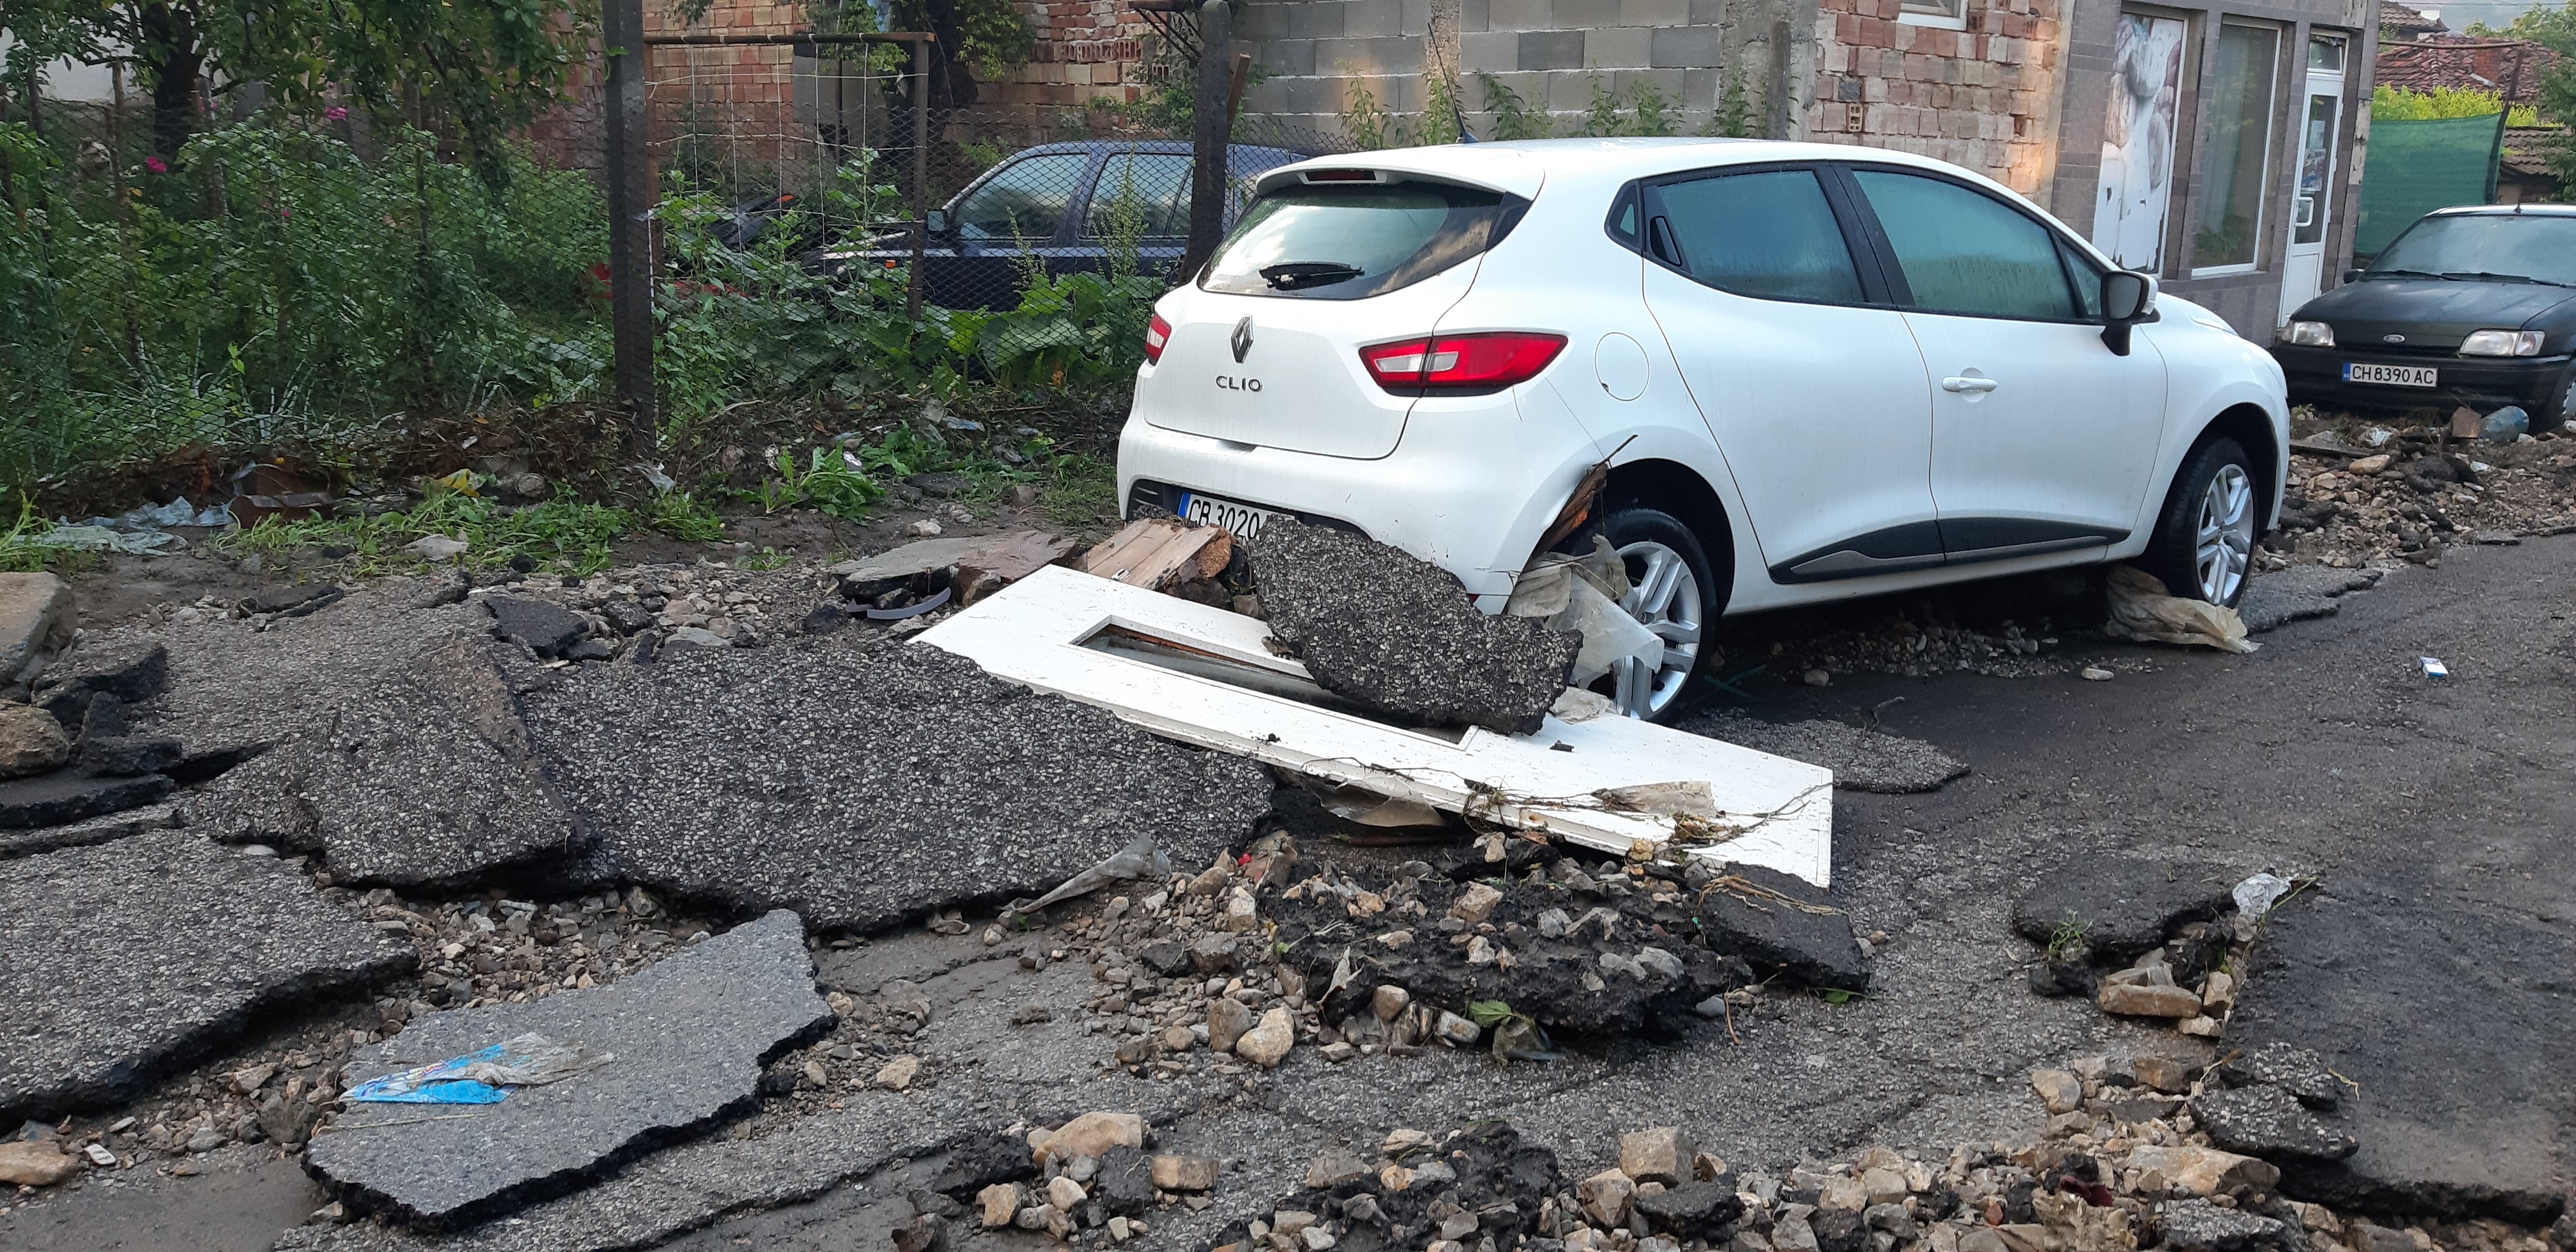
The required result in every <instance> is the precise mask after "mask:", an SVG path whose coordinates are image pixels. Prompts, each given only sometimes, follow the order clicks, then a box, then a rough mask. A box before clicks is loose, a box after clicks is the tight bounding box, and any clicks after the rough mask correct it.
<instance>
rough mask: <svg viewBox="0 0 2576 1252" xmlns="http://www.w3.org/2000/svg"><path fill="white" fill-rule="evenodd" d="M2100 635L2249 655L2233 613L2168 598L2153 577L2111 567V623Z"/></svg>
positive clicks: (2250, 646) (2248, 644)
mask: <svg viewBox="0 0 2576 1252" xmlns="http://www.w3.org/2000/svg"><path fill="white" fill-rule="evenodd" d="M2102 629H2103V631H2104V632H2105V633H2107V634H2109V635H2111V636H2113V637H2114V638H2119V639H2144V640H2151V641H2153V642H2156V643H2176V644H2182V645H2184V646H2186V647H2200V648H2216V649H2218V650H2219V651H2221V652H2252V651H2254V650H2255V649H2256V648H2259V647H2261V646H2262V645H2261V644H2258V643H2256V642H2254V641H2253V640H2251V639H2248V638H2246V637H2245V619H2244V618H2241V617H2238V616H2237V615H2236V610H2234V609H2224V608H2220V607H2219V606H2217V605H2215V604H2209V603H2206V602H2204V601H2200V600H2185V599H2183V598H2182V597H2180V596H2176V595H2168V594H2166V592H2165V585H2164V582H2163V581H2162V580H2161V579H2158V578H2157V577H2156V576H2155V575H2153V574H2150V573H2148V572H2146V571H2145V570H2142V569H2139V568H2138V567H2136V566H2134V565H2114V566H2112V567H2111V620H2110V621H2108V622H2106V623H2104V624H2103V627H2102Z"/></svg>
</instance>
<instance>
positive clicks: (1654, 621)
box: [1596, 505, 1728, 722]
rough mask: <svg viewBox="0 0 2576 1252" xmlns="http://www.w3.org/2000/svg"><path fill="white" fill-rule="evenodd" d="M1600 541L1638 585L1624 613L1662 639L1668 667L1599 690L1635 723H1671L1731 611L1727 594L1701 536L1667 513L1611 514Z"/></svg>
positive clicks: (1628, 675)
mask: <svg viewBox="0 0 2576 1252" xmlns="http://www.w3.org/2000/svg"><path fill="white" fill-rule="evenodd" d="M1601 533H1602V534H1603V535H1604V536H1605V537H1606V538H1608V539H1609V540H1610V546H1612V547H1614V548H1616V549H1618V550H1619V553H1620V555H1621V556H1622V557H1624V558H1626V562H1627V566H1628V578H1629V580H1630V581H1631V582H1632V583H1634V584H1636V586H1635V587H1634V588H1633V589H1632V590H1630V592H1629V593H1628V595H1627V596H1626V597H1625V598H1623V599H1622V600H1621V601H1620V602H1619V606H1620V607H1621V608H1624V609H1626V610H1628V612H1629V615H1630V616H1632V617H1635V618H1636V619H1637V620H1638V621H1640V622H1643V623H1645V625H1646V627H1647V628H1648V629H1650V630H1653V631H1654V632H1655V633H1656V634H1658V635H1661V636H1663V637H1664V649H1665V651H1664V655H1665V663H1664V666H1663V668H1661V669H1658V670H1656V671H1655V672H1654V673H1653V674H1650V675H1649V674H1641V673H1638V672H1636V670H1633V669H1632V670H1630V671H1628V672H1625V673H1622V672H1621V671H1619V670H1613V671H1612V672H1611V674H1610V676H1609V677H1607V678H1604V679H1602V680H1600V683H1598V684H1596V686H1598V687H1603V688H1607V690H1605V691H1604V692H1603V694H1606V695H1609V696H1610V697H1611V699H1613V700H1614V701H1618V702H1619V705H1620V711H1621V712H1623V713H1626V714H1627V715H1629V716H1631V717H1642V718H1643V719H1644V720H1647V721H1655V722H1661V721H1668V720H1670V719H1671V718H1672V717H1673V715H1674V714H1675V713H1676V712H1678V711H1679V710H1680V709H1681V708H1682V707H1683V706H1684V705H1685V704H1687V703H1688V699H1687V697H1688V696H1689V694H1690V683H1691V679H1692V678H1693V677H1695V676H1697V675H1698V673H1699V671H1700V669H1701V667H1702V666H1704V665H1706V664H1707V662H1708V656H1709V652H1710V649H1709V647H1708V646H1707V642H1706V641H1707V637H1708V635H1709V632H1710V630H1711V628H1713V627H1714V626H1715V624H1716V622H1717V620H1718V617H1719V616H1720V615H1721V614H1722V613H1724V612H1725V610H1726V597H1727V592H1728V587H1727V586H1726V585H1725V584H1724V583H1722V582H1720V581H1719V580H1718V575H1717V571H1716V567H1715V566H1713V565H1712V564H1711V563H1710V562H1709V559H1708V549H1707V548H1706V547H1705V546H1704V545H1702V544H1701V543H1700V538H1699V535H1698V533H1697V532H1695V531H1693V530H1692V529H1691V528H1690V527H1689V526H1688V525H1686V524H1684V523H1683V522H1682V520H1681V519H1680V518H1677V517H1675V516H1673V515H1672V514H1670V513H1666V512H1664V511H1663V510H1661V509H1653V508H1647V507H1644V506H1641V505H1627V506H1624V507H1620V508H1616V509H1613V510H1611V511H1610V513H1609V514H1608V515H1607V516H1605V517H1603V518H1602V519H1601Z"/></svg>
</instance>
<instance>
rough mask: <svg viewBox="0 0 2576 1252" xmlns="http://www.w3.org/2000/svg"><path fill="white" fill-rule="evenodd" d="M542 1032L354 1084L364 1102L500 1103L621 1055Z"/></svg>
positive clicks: (353, 1092) (353, 1098)
mask: <svg viewBox="0 0 2576 1252" xmlns="http://www.w3.org/2000/svg"><path fill="white" fill-rule="evenodd" d="M615 1059H616V1058H615V1057H613V1056H607V1055H603V1054H599V1053H594V1052H590V1051H587V1050H585V1049H584V1048H582V1047H581V1046H580V1045H579V1044H571V1043H558V1042H556V1041H555V1040H552V1039H549V1038H547V1037H545V1036H544V1035H540V1034H534V1033H530V1034H524V1035H517V1036H514V1037H512V1038H509V1039H505V1040H502V1041H501V1042H499V1043H496V1044H493V1045H492V1046H491V1047H488V1048H484V1049H482V1050H481V1051H479V1052H469V1053H467V1054H465V1055H464V1056H458V1057H450V1058H448V1059H447V1060H444V1061H438V1062H435V1063H432V1064H429V1065H418V1066H414V1067H412V1068H410V1069H407V1070H403V1071H401V1072H399V1073H392V1074H387V1075H385V1076H384V1077H382V1078H375V1079H370V1080H368V1081H366V1082H362V1083H360V1084H358V1085H357V1086H355V1087H351V1088H350V1089H349V1094H348V1095H347V1096H346V1097H345V1098H346V1099H348V1100H349V1101H350V1102H352V1103H361V1104H498V1103H500V1102H501V1101H502V1100H503V1099H505V1098H507V1097H508V1096H509V1094H510V1093H509V1092H508V1091H506V1090H504V1088H507V1087H539V1086H544V1085H545V1084H547V1083H551V1082H560V1081H562V1080H564V1079H566V1078H570V1077H572V1076H573V1075H575V1074H578V1073H580V1072H582V1071H583V1070H586V1069H590V1068H593V1067H595V1066H599V1065H604V1064H607V1063H608V1062H609V1061H612V1060H615Z"/></svg>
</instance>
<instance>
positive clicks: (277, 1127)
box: [254, 1095, 322, 1150]
mask: <svg viewBox="0 0 2576 1252" xmlns="http://www.w3.org/2000/svg"><path fill="white" fill-rule="evenodd" d="M254 1116H255V1117H257V1119H258V1121H259V1132H260V1133H261V1134H263V1135H266V1136H267V1137H268V1141H269V1142H270V1143H274V1144H276V1145H277V1146H279V1147H281V1148H286V1149H289V1150H293V1149H295V1148H299V1147H302V1146H304V1141H305V1140H307V1139H310V1138H312V1137H313V1125H314V1123H315V1122H318V1121H320V1120H321V1119H322V1110H321V1109H319V1108H316V1107H314V1105H313V1102H312V1101H310V1100H306V1099H303V1098H301V1097H298V1098H296V1099H292V1100H290V1099H287V1098H286V1097H285V1096H282V1095H273V1096H270V1097H268V1098H267V1099H265V1100H262V1101H260V1102H259V1112H258V1113H257V1114H255V1115H254Z"/></svg>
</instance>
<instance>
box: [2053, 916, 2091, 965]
mask: <svg viewBox="0 0 2576 1252" xmlns="http://www.w3.org/2000/svg"><path fill="white" fill-rule="evenodd" d="M2090 932H2091V927H2088V926H2086V925H2085V924H2084V921H2083V919H2081V918H2079V917H2077V916H2076V915H2075V914H2074V913H2073V912H2072V911H2071V910H2070V911H2069V912H2068V913H2067V914H2066V916H2065V917H2064V918H2062V919H2060V920H2059V921H2058V923H2057V925H2056V927H2055V928H2054V929H2052V930H2050V931H2049V932H2048V959H2049V960H2051V961H2063V960H2067V959H2069V958H2072V957H2074V956H2075V955H2076V954H2078V953H2080V952H2082V951H2083V950H2084V940H2085V936H2086V935H2087V934H2089V933H2090Z"/></svg>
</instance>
